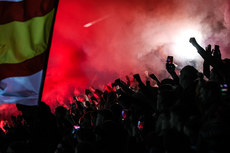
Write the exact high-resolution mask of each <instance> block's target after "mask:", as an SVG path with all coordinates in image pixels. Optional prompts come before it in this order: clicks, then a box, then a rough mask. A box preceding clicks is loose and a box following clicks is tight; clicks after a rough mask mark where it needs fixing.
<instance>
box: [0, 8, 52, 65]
mask: <svg viewBox="0 0 230 153" xmlns="http://www.w3.org/2000/svg"><path fill="white" fill-rule="evenodd" d="M54 12H55V10H54V9H53V10H52V11H51V12H49V13H48V14H47V15H45V16H42V17H35V18H33V19H31V20H28V21H26V22H18V21H14V22H11V23H8V24H4V25H0V59H1V60H0V64H9V63H21V62H23V61H25V60H28V59H30V58H33V57H35V56H37V55H40V54H42V53H43V52H44V51H46V50H47V47H48V43H49V38H50V30H51V27H52V26H51V25H52V23H53V16H54Z"/></svg>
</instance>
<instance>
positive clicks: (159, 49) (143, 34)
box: [0, 0, 230, 117]
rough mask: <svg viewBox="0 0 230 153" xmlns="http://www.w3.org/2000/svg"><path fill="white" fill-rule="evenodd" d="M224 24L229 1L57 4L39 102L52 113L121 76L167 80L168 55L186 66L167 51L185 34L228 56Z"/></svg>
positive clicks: (81, 0)
mask: <svg viewBox="0 0 230 153" xmlns="http://www.w3.org/2000/svg"><path fill="white" fill-rule="evenodd" d="M213 8H216V9H215V11H210V10H213ZM229 19H230V2H229V1H228V0H222V1H216V0H202V1H200V2H199V3H195V2H194V1H193V0H186V1H184V0H97V1H95V0H59V7H58V12H57V18H56V23H55V28H54V34H53V41H52V46H51V51H50V58H49V64H48V71H47V76H46V80H45V86H44V91H43V97H42V100H43V101H45V102H46V103H48V104H49V105H50V106H51V107H52V109H53V108H55V107H56V106H58V105H60V104H61V105H64V104H69V103H71V98H72V97H73V96H78V97H81V100H84V98H82V94H84V89H85V88H89V87H90V86H92V87H94V88H95V89H96V88H99V89H100V90H104V89H103V85H106V84H109V83H111V81H114V80H115V79H117V78H121V79H122V80H126V79H125V76H126V75H127V76H132V74H135V73H140V75H141V77H142V78H145V77H146V75H145V74H144V73H145V71H148V72H149V74H151V73H155V74H156V76H158V77H159V78H160V79H162V78H164V77H168V74H167V73H166V72H165V65H164V64H165V60H166V58H167V56H168V55H172V56H174V60H175V62H176V63H177V64H180V65H185V64H187V63H188V61H187V60H186V59H185V60H184V59H180V57H177V56H176V54H174V53H175V52H176V51H175V50H172V45H173V43H174V40H175V38H176V37H177V34H178V32H179V31H183V30H184V29H185V30H190V29H195V30H198V31H199V32H200V33H201V34H202V36H203V41H204V43H205V44H206V45H207V43H211V44H212V45H213V44H218V45H219V46H220V49H221V51H222V53H223V57H227V56H229V52H228V51H229V50H230V45H229V44H230V40H229V39H228V38H230V30H229V29H230V20H229ZM85 27H87V28H85ZM188 40H189V39H188ZM223 40H224V41H223ZM188 43H189V42H188ZM129 79H130V83H131V85H132V86H133V87H134V88H136V84H135V82H134V81H133V80H132V78H131V77H130V78H129ZM106 89H107V90H109V91H110V90H112V89H111V87H109V86H108V87H106ZM8 108H13V109H10V110H13V111H11V112H15V110H16V108H15V105H7V106H6V105H1V107H0V110H1V113H2V114H4V113H5V114H8V113H9V112H10V111H9V109H8ZM2 116H3V115H2ZM5 116H6V115H5ZM5 116H4V117H5Z"/></svg>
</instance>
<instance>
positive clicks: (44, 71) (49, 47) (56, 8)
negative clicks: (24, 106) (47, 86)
mask: <svg viewBox="0 0 230 153" xmlns="http://www.w3.org/2000/svg"><path fill="white" fill-rule="evenodd" d="M58 4H59V0H56V3H55V12H54V18H53V22H52V26H51V30H50V38H49V42H48V47H47V52H46V57H45V61H44V62H45V64H44V67H43V73H42V78H41V86H40V91H39V97H38V105H39V104H40V102H41V99H42V93H43V88H44V83H45V77H46V70H47V67H48V60H49V54H50V49H51V44H52V38H53V31H54V24H55V20H56V15H57V10H58Z"/></svg>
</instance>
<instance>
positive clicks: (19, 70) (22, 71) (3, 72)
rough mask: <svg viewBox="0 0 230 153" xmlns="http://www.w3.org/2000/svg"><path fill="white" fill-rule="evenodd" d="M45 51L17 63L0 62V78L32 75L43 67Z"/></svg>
mask: <svg viewBox="0 0 230 153" xmlns="http://www.w3.org/2000/svg"><path fill="white" fill-rule="evenodd" d="M46 55H47V51H46V52H44V53H42V54H40V55H38V56H36V57H34V58H31V59H28V60H26V61H24V62H22V63H18V64H0V80H3V79H5V78H8V77H13V76H27V75H32V74H33V73H36V72H38V71H40V70H42V69H43V66H44V64H45V63H44V62H45V59H46Z"/></svg>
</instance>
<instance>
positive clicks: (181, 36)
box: [173, 29, 202, 60]
mask: <svg viewBox="0 0 230 153" xmlns="http://www.w3.org/2000/svg"><path fill="white" fill-rule="evenodd" d="M191 37H195V38H196V40H197V42H198V43H200V42H202V34H201V33H200V32H199V31H197V30H194V29H186V30H182V31H180V32H179V33H178V34H177V35H176V37H175V38H174V42H173V44H174V45H173V52H174V53H175V55H176V56H179V57H181V58H183V59H190V60H193V59H196V58H198V57H199V54H198V53H197V51H196V49H195V48H194V47H193V46H192V45H191V44H190V43H189V39H190V38H191Z"/></svg>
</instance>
